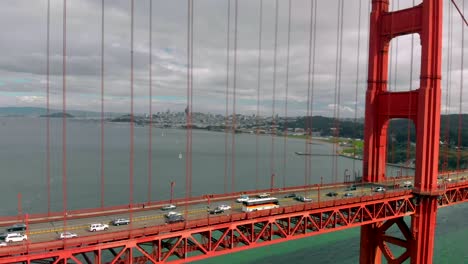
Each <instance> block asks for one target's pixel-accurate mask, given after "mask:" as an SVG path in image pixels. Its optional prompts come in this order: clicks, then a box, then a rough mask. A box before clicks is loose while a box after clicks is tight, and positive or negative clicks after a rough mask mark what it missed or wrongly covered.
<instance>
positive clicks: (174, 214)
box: [164, 211, 182, 218]
mask: <svg viewBox="0 0 468 264" xmlns="http://www.w3.org/2000/svg"><path fill="white" fill-rule="evenodd" d="M176 215H182V214H181V213H179V212H174V211H170V212H169V213H167V214H165V215H164V216H165V217H166V218H171V217H173V216H176Z"/></svg>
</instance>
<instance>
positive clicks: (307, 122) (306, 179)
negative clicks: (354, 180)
mask: <svg viewBox="0 0 468 264" xmlns="http://www.w3.org/2000/svg"><path fill="white" fill-rule="evenodd" d="M314 3H316V2H315V1H311V3H310V25H309V59H308V71H307V72H308V73H307V112H306V117H305V120H304V125H305V127H304V129H305V133H306V140H305V154H306V155H305V157H304V166H305V169H304V184H305V185H306V186H308V185H309V184H310V183H309V174H310V167H311V164H310V162H311V160H310V155H309V154H310V145H309V140H310V134H311V132H310V122H311V120H312V117H311V113H310V106H311V96H310V90H311V72H312V65H311V64H312V38H313V32H312V30H313V23H314V15H313V14H314ZM306 195H307V193H306Z"/></svg>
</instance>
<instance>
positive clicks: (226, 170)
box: [224, 0, 231, 193]
mask: <svg viewBox="0 0 468 264" xmlns="http://www.w3.org/2000/svg"><path fill="white" fill-rule="evenodd" d="M230 28H231V0H227V30H226V31H227V36H226V43H227V44H226V46H227V48H226V92H225V93H226V113H225V121H224V193H227V192H228V189H227V187H228V174H229V173H228V167H229V161H228V151H229V147H228V146H229V145H228V141H229V137H228V134H229V130H230V128H229V127H228V123H229V57H230V56H229V43H230V38H229V36H230V34H229V33H230Z"/></svg>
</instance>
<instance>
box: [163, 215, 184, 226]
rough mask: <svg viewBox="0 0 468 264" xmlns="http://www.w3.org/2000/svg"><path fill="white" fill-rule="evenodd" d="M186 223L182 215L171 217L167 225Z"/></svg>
mask: <svg viewBox="0 0 468 264" xmlns="http://www.w3.org/2000/svg"><path fill="white" fill-rule="evenodd" d="M184 221H185V218H184V217H183V216H182V215H171V216H169V217H167V218H166V223H168V224H173V223H180V222H184Z"/></svg>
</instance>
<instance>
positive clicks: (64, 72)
mask: <svg viewBox="0 0 468 264" xmlns="http://www.w3.org/2000/svg"><path fill="white" fill-rule="evenodd" d="M62 38H63V43H62V47H63V54H62V112H63V113H62V196H63V197H62V202H63V229H64V231H66V229H67V217H66V216H67V117H66V113H67V0H63V36H62Z"/></svg>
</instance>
